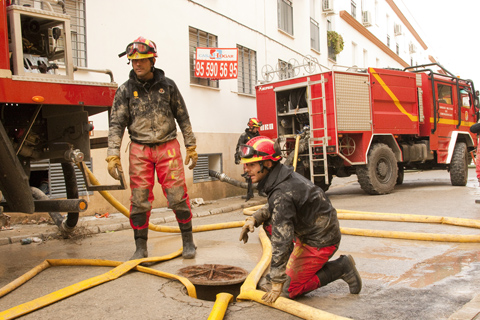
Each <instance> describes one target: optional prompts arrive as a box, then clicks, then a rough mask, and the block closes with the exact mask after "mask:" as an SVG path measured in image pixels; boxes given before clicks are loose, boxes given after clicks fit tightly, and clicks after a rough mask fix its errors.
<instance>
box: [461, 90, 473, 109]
mask: <svg viewBox="0 0 480 320" xmlns="http://www.w3.org/2000/svg"><path fill="white" fill-rule="evenodd" d="M460 99H461V100H462V107H463V108H468V109H470V108H471V106H472V101H471V100H470V94H469V93H468V92H467V91H466V90H464V89H461V90H460Z"/></svg>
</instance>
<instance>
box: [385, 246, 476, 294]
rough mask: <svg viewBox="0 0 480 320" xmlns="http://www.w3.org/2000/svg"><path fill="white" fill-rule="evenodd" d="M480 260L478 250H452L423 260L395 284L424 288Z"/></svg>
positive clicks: (394, 282)
mask: <svg viewBox="0 0 480 320" xmlns="http://www.w3.org/2000/svg"><path fill="white" fill-rule="evenodd" d="M479 261H480V252H478V251H476V250H475V251H458V248H457V249H454V250H451V251H448V252H446V253H445V254H442V255H440V256H436V257H433V258H431V259H428V260H425V261H422V262H420V263H418V264H416V265H414V266H413V268H412V269H410V270H409V271H407V272H405V273H404V274H403V275H402V276H401V277H400V278H398V279H397V280H396V281H393V282H392V283H391V284H390V285H394V284H399V283H403V284H409V285H410V286H411V287H413V288H423V287H426V286H429V285H431V284H433V283H435V282H438V281H440V280H443V279H445V278H447V277H451V276H454V275H456V274H458V273H460V272H461V271H462V270H463V269H464V268H466V267H468V266H469V265H470V264H471V263H474V262H479Z"/></svg>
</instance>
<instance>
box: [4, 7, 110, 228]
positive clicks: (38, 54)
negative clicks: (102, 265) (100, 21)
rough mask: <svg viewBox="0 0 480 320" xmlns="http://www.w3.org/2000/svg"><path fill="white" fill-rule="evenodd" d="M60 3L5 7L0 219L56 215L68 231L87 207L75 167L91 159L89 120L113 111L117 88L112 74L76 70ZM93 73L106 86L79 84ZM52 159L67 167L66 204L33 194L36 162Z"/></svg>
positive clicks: (66, 16) (34, 190)
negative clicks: (13, 214)
mask: <svg viewBox="0 0 480 320" xmlns="http://www.w3.org/2000/svg"><path fill="white" fill-rule="evenodd" d="M53 2H54V3H56V4H57V5H58V7H57V6H56V5H53V4H50V3H49V2H48V1H43V2H42V3H43V8H36V7H34V6H27V5H22V6H21V5H15V4H11V3H10V1H0V163H1V165H0V190H1V193H2V194H3V201H2V202H1V203H0V206H1V207H0V214H2V212H1V211H3V210H5V211H11V212H23V213H33V212H51V215H52V213H55V212H57V214H56V215H52V217H53V218H54V220H55V222H56V223H57V225H59V227H62V226H63V227H64V229H65V228H67V229H68V228H73V227H74V226H75V225H76V223H77V219H78V212H79V211H83V210H85V209H86V202H85V201H84V200H83V199H78V198H79V197H78V188H77V183H76V175H75V172H74V166H73V164H74V163H82V162H83V161H86V160H89V159H90V149H91V146H90V143H91V141H90V132H91V130H92V129H93V126H92V124H91V123H90V122H89V120H88V117H89V116H90V115H94V114H97V113H99V112H105V111H108V110H109V108H110V107H111V105H112V101H113V97H114V95H115V90H116V88H117V84H116V83H115V82H114V81H113V76H112V74H111V72H109V71H108V70H92V69H87V68H81V67H78V66H75V65H74V63H73V61H74V59H73V57H72V52H73V49H72V32H71V29H70V16H69V15H67V14H66V10H65V7H64V6H65V4H64V2H63V1H53ZM12 3H13V1H12ZM24 3H25V1H24ZM91 72H101V73H107V75H103V76H100V77H105V80H106V81H105V82H93V81H81V80H77V79H76V77H77V75H78V74H81V75H82V76H83V77H84V79H85V76H86V77H87V78H89V77H88V76H89V74H90V75H91ZM74 73H75V77H74ZM45 159H48V160H49V161H50V162H55V163H61V166H62V169H63V173H64V178H65V185H66V194H67V199H63V200H50V199H49V198H48V197H45V194H41V193H39V192H38V191H39V190H38V189H34V188H31V186H30V183H29V175H30V169H31V164H32V163H34V162H36V161H40V160H45ZM0 199H2V197H1V196H0ZM58 212H68V215H67V218H66V219H64V218H63V217H62V216H61V215H60V214H59V213H58ZM61 229H62V228H61Z"/></svg>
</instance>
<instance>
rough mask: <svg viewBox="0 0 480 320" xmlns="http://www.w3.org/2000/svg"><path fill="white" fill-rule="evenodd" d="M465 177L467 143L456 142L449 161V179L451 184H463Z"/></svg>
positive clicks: (466, 177) (466, 175)
mask: <svg viewBox="0 0 480 320" xmlns="http://www.w3.org/2000/svg"><path fill="white" fill-rule="evenodd" d="M467 179H468V165H467V145H466V144H465V142H457V143H456V144H455V149H454V150H453V155H452V161H451V162H450V181H451V182H452V186H465V185H466V184H467Z"/></svg>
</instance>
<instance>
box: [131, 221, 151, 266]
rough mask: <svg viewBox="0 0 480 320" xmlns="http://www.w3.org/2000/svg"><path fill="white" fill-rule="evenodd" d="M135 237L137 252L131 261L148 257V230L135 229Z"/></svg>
mask: <svg viewBox="0 0 480 320" xmlns="http://www.w3.org/2000/svg"><path fill="white" fill-rule="evenodd" d="M133 235H134V238H135V246H136V250H135V253H134V254H133V256H132V257H131V258H130V259H129V260H136V259H142V258H147V257H148V251H147V240H148V228H144V229H140V230H139V229H133Z"/></svg>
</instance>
